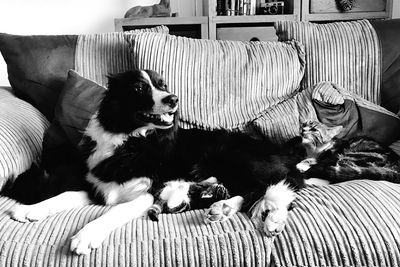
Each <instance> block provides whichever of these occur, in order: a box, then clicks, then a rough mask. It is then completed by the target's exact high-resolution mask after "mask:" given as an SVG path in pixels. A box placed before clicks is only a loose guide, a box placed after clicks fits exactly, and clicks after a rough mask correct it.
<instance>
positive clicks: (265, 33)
mask: <svg viewBox="0 0 400 267" xmlns="http://www.w3.org/2000/svg"><path fill="white" fill-rule="evenodd" d="M207 5H208V6H207V8H206V9H205V10H206V11H207V12H208V14H207V15H208V32H209V39H212V40H215V39H230V40H247V41H248V40H251V39H253V38H257V39H258V40H261V41H275V40H276V35H275V30H274V28H273V24H274V22H275V21H279V20H300V14H301V12H300V11H301V10H300V9H301V4H300V0H286V1H285V5H287V7H288V8H287V9H288V10H289V12H288V14H280V15H252V16H217V12H216V6H217V2H216V0H208V1H207Z"/></svg>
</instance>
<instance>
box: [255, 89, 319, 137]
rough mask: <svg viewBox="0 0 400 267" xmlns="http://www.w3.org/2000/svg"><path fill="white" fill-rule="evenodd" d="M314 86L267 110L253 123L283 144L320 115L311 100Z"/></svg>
mask: <svg viewBox="0 0 400 267" xmlns="http://www.w3.org/2000/svg"><path fill="white" fill-rule="evenodd" d="M311 91H312V88H308V89H307V90H303V91H302V92H300V93H297V94H296V95H294V96H293V97H291V98H289V99H288V100H285V101H283V102H282V103H279V104H277V105H275V106H273V107H271V108H269V109H267V110H265V111H264V112H263V113H262V114H261V115H260V116H259V117H258V118H257V119H255V120H254V121H253V122H252V124H253V125H254V126H255V127H256V129H257V130H258V131H259V132H260V133H261V134H262V135H263V136H266V137H268V138H269V139H270V141H272V142H274V143H277V144H283V143H285V142H287V141H289V140H290V139H292V138H293V137H296V136H298V135H299V134H300V126H301V125H302V123H304V122H307V121H317V120H318V117H317V114H316V112H315V109H314V107H313V104H312V101H311Z"/></svg>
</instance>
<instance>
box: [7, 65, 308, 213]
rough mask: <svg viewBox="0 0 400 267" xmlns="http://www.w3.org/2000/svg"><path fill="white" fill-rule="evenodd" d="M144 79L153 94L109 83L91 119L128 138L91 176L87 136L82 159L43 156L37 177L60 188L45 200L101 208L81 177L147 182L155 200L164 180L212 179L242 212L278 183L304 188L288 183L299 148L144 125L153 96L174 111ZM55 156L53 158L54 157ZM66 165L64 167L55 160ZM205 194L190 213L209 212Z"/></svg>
mask: <svg viewBox="0 0 400 267" xmlns="http://www.w3.org/2000/svg"><path fill="white" fill-rule="evenodd" d="M145 72H146V73H147V75H148V76H149V77H150V79H151V84H152V85H153V87H152V86H151V84H149V82H148V80H147V79H146V77H145V76H143V72H141V71H129V72H125V73H120V74H117V75H113V76H110V77H109V86H108V88H109V90H107V92H106V93H105V95H104V98H103V100H102V102H101V104H100V108H99V111H98V114H97V118H95V119H97V120H98V122H99V124H100V126H101V127H102V129H104V131H106V132H107V133H110V134H111V135H121V134H122V135H126V136H127V138H126V140H125V141H124V142H123V143H122V144H121V145H119V146H117V147H115V149H114V151H113V153H112V155H111V156H109V157H106V158H104V159H102V160H101V161H99V162H97V164H96V166H94V167H93V168H91V169H89V168H88V165H87V164H86V161H87V160H88V158H89V157H90V156H91V155H93V153H95V152H96V149H97V148H96V146H97V145H98V143H97V142H96V140H94V139H93V136H88V135H87V134H86V135H85V136H84V138H83V140H82V145H81V148H80V151H78V152H79V156H77V154H78V152H77V151H73V153H71V152H70V151H72V149H69V150H70V151H69V152H68V153H67V152H64V151H62V150H59V151H51V153H47V152H46V151H45V152H46V153H45V154H47V155H45V156H44V158H49V159H50V160H45V161H46V162H48V163H47V164H45V165H46V166H45V169H46V170H47V171H48V173H49V176H48V177H47V176H46V177H45V176H44V175H42V174H43V173H42V172H40V171H38V172H39V173H36V176H40V177H41V178H42V179H45V180H49V181H54V182H51V184H53V185H54V184H58V183H59V186H58V188H57V190H54V188H53V187H45V189H44V190H43V192H46V193H45V194H44V195H45V196H46V197H47V196H51V195H54V194H57V193H60V192H62V191H63V190H80V189H84V190H88V191H89V192H91V195H92V197H93V198H95V197H96V199H97V200H100V201H105V199H104V196H102V195H101V192H100V193H99V192H98V190H96V188H95V186H96V184H93V183H92V182H90V183H88V182H86V180H85V178H84V177H85V176H86V173H90V174H91V175H93V176H95V177H96V178H97V179H98V182H99V183H108V182H116V183H118V184H119V185H121V186H124V184H126V183H127V182H129V181H130V180H131V179H135V178H139V177H148V178H150V179H151V180H152V188H151V192H152V193H153V194H154V195H157V193H158V192H159V190H160V189H161V188H162V187H163V185H164V183H165V182H167V181H169V180H175V179H178V178H179V179H185V180H188V181H194V182H196V183H197V182H201V181H203V180H205V179H207V178H209V177H211V176H215V177H217V179H218V180H219V182H220V183H222V185H224V186H225V187H226V188H227V189H228V190H229V194H230V195H231V196H233V195H241V196H244V197H245V209H246V208H249V207H250V206H251V205H252V204H253V203H254V202H255V201H256V200H257V199H258V198H259V197H261V196H262V195H263V194H264V193H265V189H266V188H267V187H268V186H269V185H273V184H276V183H278V182H280V181H282V180H283V179H286V180H287V183H288V184H289V185H290V186H291V187H292V188H293V189H294V190H296V189H299V188H301V187H302V186H303V180H301V179H296V178H293V177H296V176H295V175H293V174H294V173H295V172H296V169H295V167H294V166H295V164H296V163H297V162H299V161H300V160H301V159H302V158H301V157H300V155H301V154H302V152H301V153H299V152H298V151H297V149H301V148H299V147H296V146H292V145H288V146H287V147H278V146H276V145H274V144H272V143H270V142H268V141H267V140H264V139H255V138H253V137H250V136H248V135H246V134H242V133H232V132H228V131H223V130H218V131H202V130H195V129H192V130H184V129H178V123H177V122H178V114H177V113H175V115H174V120H173V123H171V124H169V123H168V122H166V121H164V122H162V123H160V127H153V126H151V127H150V126H149V125H153V124H154V123H155V124H157V123H158V122H157V121H158V119H157V118H156V119H154V118H150V119H149V120H150V122H146V121H145V120H146V118H147V119H148V117H145V116H143V113H146V112H153V110H155V108H154V107H155V106H156V105H157V103H155V97H154V95H153V94H154V93H157V94H162V96H163V98H162V100H161V101H160V102H161V104H162V107H161V108H162V109H165V110H167V112H168V110H174V108H175V106H176V105H177V101H178V99H177V97H176V96H173V95H172V94H170V93H168V91H167V86H166V85H165V82H164V81H163V79H162V78H161V77H160V76H159V75H158V74H157V73H155V72H152V71H145ZM171 112H172V111H171ZM152 123H153V124H152ZM141 127H145V128H146V127H147V128H146V132H145V134H144V135H137V134H132V133H134V132H135V130H137V129H139V128H141ZM54 154H56V155H58V156H56V157H54ZM293 155H295V156H293ZM64 157H67V159H68V160H58V159H59V158H64ZM54 159H56V160H54ZM71 166H74V167H73V168H71ZM33 171H34V170H31V172H33ZM71 171H72V172H71ZM66 176H68V177H67V178H66ZM20 178H22V177H20ZM20 178H18V179H17V180H19V179H20ZM21 181H22V180H21ZM218 186H221V185H218ZM14 189H15V188H14ZM192 189H193V188H192ZM208 189H209V188H206V189H203V188H200V189H199V187H198V188H197V189H196V190H191V191H190V192H189V193H190V194H191V198H192V199H193V200H194V201H195V203H191V204H190V205H191V207H192V208H206V207H208V205H209V204H210V203H209V202H210V201H202V200H205V199H202V197H201V196H202V192H204V190H208ZM11 191H12V190H11ZM94 192H97V194H95V193H94ZM215 192H217V191H215ZM14 196H16V194H14ZM227 196H228V193H227V192H226V191H224V193H216V194H215V196H213V197H214V198H211V200H212V201H215V200H217V199H223V198H226V197H227ZM41 198H42V197H40V198H38V199H39V200H40V199H41ZM30 201H31V202H32V201H33V200H30ZM202 203H204V204H202Z"/></svg>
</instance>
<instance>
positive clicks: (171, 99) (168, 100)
mask: <svg viewBox="0 0 400 267" xmlns="http://www.w3.org/2000/svg"><path fill="white" fill-rule="evenodd" d="M162 102H163V104H167V105H169V106H170V107H171V108H174V107H176V105H177V104H178V97H177V96H176V95H169V96H167V97H164V98H163V100H162Z"/></svg>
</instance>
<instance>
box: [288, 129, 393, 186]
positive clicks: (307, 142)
mask: <svg viewBox="0 0 400 267" xmlns="http://www.w3.org/2000/svg"><path fill="white" fill-rule="evenodd" d="M341 130H342V126H335V127H328V126H327V125H325V124H323V123H320V122H307V123H304V124H303V126H302V132H301V138H302V144H303V146H304V148H305V149H306V154H307V158H306V159H304V160H303V161H301V162H300V163H299V164H297V166H296V167H297V169H298V170H299V171H300V172H302V173H303V175H305V176H306V177H307V178H311V177H315V178H321V179H326V180H328V181H329V182H330V183H339V182H344V181H348V180H355V179H369V180H386V181H390V182H394V183H400V157H399V156H398V155H397V154H396V153H394V152H393V151H392V150H391V149H390V148H388V147H385V146H383V145H380V144H379V143H377V142H376V141H374V140H372V139H371V138H368V137H363V136H359V137H354V138H351V139H349V140H345V139H341V138H336V137H335V136H337V135H338V134H339V133H340V131H341Z"/></svg>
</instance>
